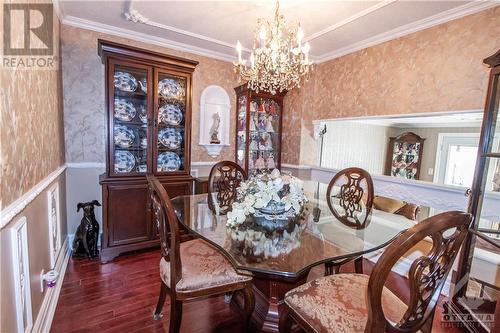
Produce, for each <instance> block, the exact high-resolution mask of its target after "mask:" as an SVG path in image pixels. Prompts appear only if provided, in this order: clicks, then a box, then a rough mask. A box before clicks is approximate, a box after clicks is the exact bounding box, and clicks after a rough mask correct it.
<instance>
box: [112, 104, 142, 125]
mask: <svg viewBox="0 0 500 333" xmlns="http://www.w3.org/2000/svg"><path fill="white" fill-rule="evenodd" d="M114 112H115V118H116V119H118V120H121V121H131V120H132V119H134V117H135V115H136V113H137V111H136V110H135V107H134V104H132V103H131V102H129V101H126V100H124V99H121V98H115V108H114Z"/></svg>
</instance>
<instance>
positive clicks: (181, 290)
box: [146, 175, 255, 333]
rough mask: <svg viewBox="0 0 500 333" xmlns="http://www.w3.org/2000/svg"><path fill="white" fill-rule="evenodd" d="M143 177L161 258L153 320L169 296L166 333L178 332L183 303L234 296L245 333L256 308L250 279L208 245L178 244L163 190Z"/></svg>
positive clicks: (197, 241)
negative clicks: (240, 303) (239, 300)
mask: <svg viewBox="0 0 500 333" xmlns="http://www.w3.org/2000/svg"><path fill="white" fill-rule="evenodd" d="M146 177H147V180H148V185H149V192H150V196H149V198H150V207H151V209H152V213H153V214H152V215H153V221H154V223H156V225H157V227H158V230H159V236H160V244H161V255H162V258H161V260H160V277H161V289H160V296H159V298H158V304H157V305H156V309H155V312H154V319H155V320H158V319H160V318H161V311H162V308H163V304H164V303H165V298H166V296H167V294H169V295H170V323H169V332H170V333H174V332H179V330H180V326H181V319H182V302H183V301H188V300H193V299H196V298H200V297H208V296H214V295H222V294H227V293H232V292H234V293H240V294H241V295H242V297H243V310H244V316H245V319H244V324H245V327H246V330H248V329H249V328H248V327H249V321H250V317H251V315H252V312H253V309H254V306H255V298H254V294H253V289H252V278H251V277H250V276H247V275H243V274H239V273H237V272H236V270H235V269H234V268H233V266H232V265H231V263H230V262H229V260H228V259H227V258H226V257H225V256H224V255H223V254H222V253H221V252H220V251H219V250H217V249H216V248H215V247H213V246H211V245H210V244H208V243H207V242H205V241H203V240H201V239H199V238H198V239H192V240H188V241H183V242H181V238H180V234H179V227H178V220H177V216H176V214H175V211H174V207H173V205H172V202H171V201H170V198H169V196H168V194H167V192H166V190H165V189H164V187H163V186H162V185H161V183H160V182H159V181H158V179H156V177H154V176H153V175H147V176H146ZM233 300H234V298H233Z"/></svg>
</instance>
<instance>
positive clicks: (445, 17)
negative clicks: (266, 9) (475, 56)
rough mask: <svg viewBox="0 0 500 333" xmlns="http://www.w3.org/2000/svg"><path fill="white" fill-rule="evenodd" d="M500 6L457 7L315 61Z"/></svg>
mask: <svg viewBox="0 0 500 333" xmlns="http://www.w3.org/2000/svg"><path fill="white" fill-rule="evenodd" d="M496 6H499V4H498V2H496V1H474V2H469V3H467V4H465V5H463V6H459V7H455V8H452V9H449V10H446V11H444V12H441V13H439V14H436V15H433V16H429V17H427V18H425V19H422V20H419V21H416V22H412V23H409V24H405V25H403V26H401V27H398V28H396V29H392V30H390V31H387V32H384V33H381V34H378V35H376V36H373V37H370V38H367V39H365V40H362V41H360V42H357V43H353V44H350V45H348V46H346V47H343V48H340V49H338V50H334V51H332V52H327V53H324V54H323V55H320V56H317V57H316V58H315V61H316V62H317V63H322V62H325V61H328V60H332V59H335V58H339V57H342V56H344V55H347V54H350V53H354V52H356V51H360V50H362V49H366V48H368V47H371V46H374V45H377V44H381V43H384V42H387V41H390V40H393V39H396V38H399V37H403V36H406V35H409V34H411V33H414V32H417V31H420V30H424V29H428V28H431V27H433V26H436V25H439V24H443V23H446V22H449V21H452V20H456V19H458V18H461V17H464V16H467V15H471V14H475V13H477V12H480V11H483V10H486V9H489V8H493V7H496Z"/></svg>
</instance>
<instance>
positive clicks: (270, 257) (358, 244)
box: [172, 181, 412, 332]
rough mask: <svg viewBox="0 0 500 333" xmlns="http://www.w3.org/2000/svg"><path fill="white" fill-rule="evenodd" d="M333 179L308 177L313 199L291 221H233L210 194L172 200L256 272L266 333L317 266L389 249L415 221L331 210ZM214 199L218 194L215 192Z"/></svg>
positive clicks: (191, 224) (196, 228)
mask: <svg viewBox="0 0 500 333" xmlns="http://www.w3.org/2000/svg"><path fill="white" fill-rule="evenodd" d="M327 187H328V184H323V183H319V182H315V181H303V189H304V193H305V194H306V197H307V202H306V203H305V204H304V206H303V209H302V211H301V213H300V214H299V215H297V216H295V217H290V218H288V219H286V220H285V221H284V220H283V219H279V218H277V217H276V218H275V217H273V216H272V215H270V216H269V217H265V218H262V217H254V216H252V215H250V216H248V218H247V219H246V221H245V222H244V223H243V224H241V225H238V226H232V225H228V224H227V223H226V222H227V216H226V215H224V214H219V212H218V210H217V209H214V208H213V207H214V206H215V207H217V205H216V204H215V205H209V197H208V194H197V195H184V196H179V197H176V198H174V199H173V200H172V203H173V205H174V209H175V212H176V215H177V217H178V219H179V222H180V223H181V224H182V225H183V226H184V227H185V228H186V229H188V231H189V232H190V233H192V234H194V235H195V236H196V237H200V238H202V239H203V240H205V241H207V242H208V243H210V244H211V245H213V246H214V247H216V248H217V249H219V250H220V252H221V253H223V254H224V255H225V256H226V257H227V258H228V259H229V261H230V262H231V264H232V265H233V266H234V268H235V269H236V270H237V271H239V272H242V273H246V274H251V275H252V276H253V286H254V293H255V300H256V304H255V311H254V313H253V316H252V322H253V325H255V326H256V327H257V328H258V329H259V330H260V331H261V332H278V323H279V317H280V314H281V313H282V308H283V302H284V297H285V294H286V293H287V292H288V291H289V290H291V289H293V288H295V287H297V286H299V285H301V284H304V283H305V282H306V280H307V276H308V274H309V271H310V270H311V268H313V267H315V266H318V265H321V264H324V263H342V262H346V261H348V260H349V259H355V258H359V257H360V256H363V255H366V254H368V253H372V252H375V251H378V250H380V249H383V248H384V247H385V246H387V245H388V244H389V243H391V241H392V240H394V239H395V238H396V237H397V236H398V235H399V234H400V233H402V232H403V231H404V230H406V229H408V228H409V227H411V226H412V222H411V221H410V220H407V219H401V218H399V219H398V218H397V217H396V218H393V216H392V215H394V214H389V213H386V212H381V211H377V210H372V211H371V213H370V215H371V216H370V219H368V220H367V222H366V223H365V224H364V225H363V226H362V227H359V226H358V227H356V228H353V226H352V225H350V224H346V223H344V222H343V221H342V219H338V218H336V217H335V216H334V214H333V213H332V212H331V211H330V209H329V206H328V204H327V201H326V189H327ZM212 198H214V199H213V200H216V199H215V196H213V197H212Z"/></svg>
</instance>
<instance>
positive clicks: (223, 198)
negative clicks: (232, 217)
mask: <svg viewBox="0 0 500 333" xmlns="http://www.w3.org/2000/svg"><path fill="white" fill-rule="evenodd" d="M246 179H247V174H246V172H245V170H243V168H242V167H241V166H239V165H238V164H236V163H234V162H232V161H221V162H218V163H216V164H215V165H214V166H213V167H212V169H211V170H210V175H209V177H208V205H209V207H210V209H212V210H215V211H217V212H218V213H219V214H226V213H227V212H228V211H229V210H230V209H231V205H232V204H233V202H234V200H236V196H237V191H236V189H237V188H238V186H240V183H241V182H242V181H244V180H246ZM215 202H216V203H217V205H215V204H214V203H215Z"/></svg>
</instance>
